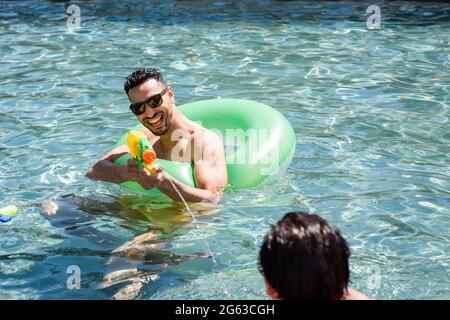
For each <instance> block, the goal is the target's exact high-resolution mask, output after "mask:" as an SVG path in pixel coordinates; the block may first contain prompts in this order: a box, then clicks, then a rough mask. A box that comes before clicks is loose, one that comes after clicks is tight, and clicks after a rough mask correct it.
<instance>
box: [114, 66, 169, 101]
mask: <svg viewBox="0 0 450 320" xmlns="http://www.w3.org/2000/svg"><path fill="white" fill-rule="evenodd" d="M149 79H155V80H156V81H159V82H161V83H162V84H163V85H164V86H165V85H166V84H165V83H164V79H163V77H162V75H161V73H160V72H159V71H158V70H156V69H153V68H152V69H139V70H136V71H135V72H133V73H132V74H130V75H129V76H128V77H127V78H126V79H125V83H124V84H123V89H124V90H125V92H126V93H127V95H128V91H130V89H131V88H134V87H136V86H138V85H140V84H141V83H144V82H145V81H147V80H149Z"/></svg>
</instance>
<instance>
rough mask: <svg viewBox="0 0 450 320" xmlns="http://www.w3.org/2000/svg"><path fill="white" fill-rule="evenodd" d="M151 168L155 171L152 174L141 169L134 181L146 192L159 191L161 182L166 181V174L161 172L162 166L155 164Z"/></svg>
mask: <svg viewBox="0 0 450 320" xmlns="http://www.w3.org/2000/svg"><path fill="white" fill-rule="evenodd" d="M153 168H154V169H155V170H156V171H157V172H156V173H153V174H152V173H150V172H148V171H147V170H145V169H141V170H140V171H139V177H138V179H137V180H136V181H137V182H138V183H139V184H140V185H141V186H142V187H143V188H144V189H146V190H150V189H153V188H157V189H159V188H160V187H161V186H162V184H163V182H164V181H166V173H165V172H164V171H163V167H162V165H160V164H155V165H154V166H153Z"/></svg>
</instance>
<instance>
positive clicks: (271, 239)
mask: <svg viewBox="0 0 450 320" xmlns="http://www.w3.org/2000/svg"><path fill="white" fill-rule="evenodd" d="M349 257H350V250H349V247H348V244H347V241H346V240H345V239H344V238H343V237H342V235H341V232H340V231H339V229H337V228H335V227H333V226H331V225H329V224H328V222H327V221H326V220H324V219H322V218H321V217H319V216H317V215H308V214H306V213H303V212H289V213H287V214H286V215H285V216H284V217H283V218H282V219H281V220H280V221H278V222H277V223H276V224H275V225H272V227H271V230H270V231H269V233H268V234H267V235H266V237H265V238H264V243H263V245H262V247H261V250H260V252H259V268H260V271H261V273H262V274H263V276H264V278H265V279H266V281H267V282H268V283H269V284H270V286H271V287H272V288H273V289H275V290H276V291H277V293H278V295H279V297H280V298H281V299H287V300H294V299H307V300H332V299H334V300H337V299H341V298H342V297H343V296H344V294H346V292H347V286H348V282H349V277H350V272H349V266H348V259H349Z"/></svg>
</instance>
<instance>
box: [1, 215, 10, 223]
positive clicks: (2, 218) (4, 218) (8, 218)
mask: <svg viewBox="0 0 450 320" xmlns="http://www.w3.org/2000/svg"><path fill="white" fill-rule="evenodd" d="M11 219H12V218H11V217H2V216H0V222H3V223H5V222H9V221H11Z"/></svg>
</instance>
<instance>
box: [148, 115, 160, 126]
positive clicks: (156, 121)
mask: <svg viewBox="0 0 450 320" xmlns="http://www.w3.org/2000/svg"><path fill="white" fill-rule="evenodd" d="M163 117H164V115H163V114H162V113H158V114H157V115H156V116H154V117H153V118H151V119H148V120H147V121H146V122H147V123H148V124H149V125H151V126H152V127H160V126H161V125H162V120H163Z"/></svg>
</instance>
